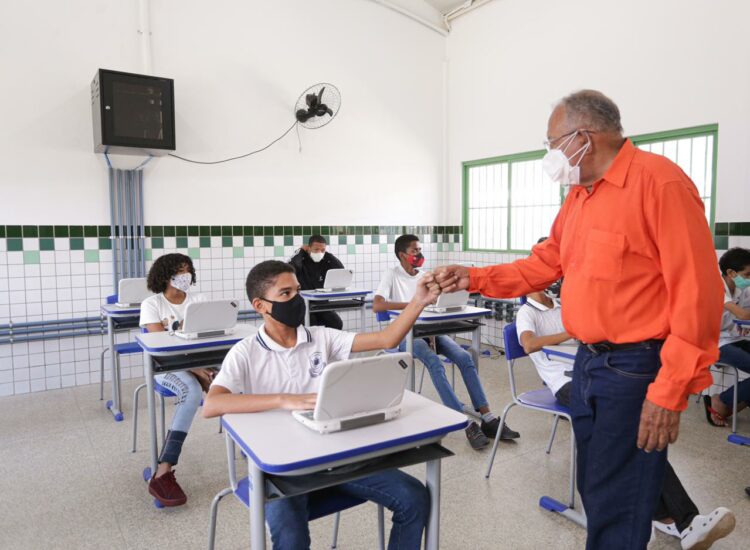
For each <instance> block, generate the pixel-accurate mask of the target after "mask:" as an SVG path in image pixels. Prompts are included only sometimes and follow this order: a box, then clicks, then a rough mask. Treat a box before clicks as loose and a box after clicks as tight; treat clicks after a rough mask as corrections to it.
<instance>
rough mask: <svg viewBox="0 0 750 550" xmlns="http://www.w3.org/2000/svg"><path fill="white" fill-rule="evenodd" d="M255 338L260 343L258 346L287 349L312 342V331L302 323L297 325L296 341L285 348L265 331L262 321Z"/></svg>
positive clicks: (278, 349) (279, 349) (275, 349)
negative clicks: (290, 346) (291, 345)
mask: <svg viewBox="0 0 750 550" xmlns="http://www.w3.org/2000/svg"><path fill="white" fill-rule="evenodd" d="M255 339H256V340H257V342H258V343H259V344H260V347H262V348H263V349H265V350H268V351H289V350H290V349H297V348H298V347H299V346H301V345H302V344H307V343H310V342H312V333H311V332H310V331H309V330H308V329H307V327H305V326H304V325H300V326H298V327H297V343H296V344H295V345H294V347H293V348H285V347H284V346H281V345H279V344H277V343H276V341H274V340H273V338H271V337H270V336H269V335H268V333H266V324H265V323H263V324H262V325H261V326H260V328H259V329H258V333H257V334H256V335H255Z"/></svg>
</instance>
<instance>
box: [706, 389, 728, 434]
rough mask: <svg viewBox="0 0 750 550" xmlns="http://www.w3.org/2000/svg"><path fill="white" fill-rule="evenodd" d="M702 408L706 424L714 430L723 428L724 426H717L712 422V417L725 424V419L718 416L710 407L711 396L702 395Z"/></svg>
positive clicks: (722, 416)
mask: <svg viewBox="0 0 750 550" xmlns="http://www.w3.org/2000/svg"><path fill="white" fill-rule="evenodd" d="M703 407H704V408H705V409H706V420H708V423H709V424H711V425H712V426H714V427H716V428H725V427H726V424H724V425H723V426H722V425H721V424H717V423H716V422H714V419H713V418H712V417H714V416H715V417H716V418H718V419H719V420H721V421H722V422H726V421H727V419H726V417H725V416H724V415H721V414H719V413H718V412H716V411H715V410H714V408H713V407H712V406H711V396H710V395H704V396H703Z"/></svg>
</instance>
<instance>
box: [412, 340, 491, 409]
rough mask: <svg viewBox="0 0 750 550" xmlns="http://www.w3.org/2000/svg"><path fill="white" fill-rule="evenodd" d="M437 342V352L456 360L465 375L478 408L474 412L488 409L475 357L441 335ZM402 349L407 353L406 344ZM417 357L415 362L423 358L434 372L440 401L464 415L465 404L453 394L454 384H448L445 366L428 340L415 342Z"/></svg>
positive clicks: (473, 404)
mask: <svg viewBox="0 0 750 550" xmlns="http://www.w3.org/2000/svg"><path fill="white" fill-rule="evenodd" d="M435 341H436V343H437V352H438V353H442V354H443V355H445V356H446V357H447V358H448V359H450V360H451V361H453V362H454V363H455V364H456V366H457V367H458V370H459V371H460V372H461V378H463V380H464V384H465V385H466V390H467V391H468V392H469V397H470V398H471V404H472V406H473V407H474V410H479V409H480V408H482V407H486V406H487V397H486V396H485V395H484V389H482V383H481V382H480V381H479V373H478V372H477V368H476V366H474V360H473V359H472V358H471V354H469V352H467V351H466V350H465V349H463V348H462V347H461V346H459V345H458V344H456V342H454V341H453V339H452V338H450V337H448V336H437V337H436V338H435ZM398 349H399V351H404V350H405V349H406V342H405V341H404V342H401V345H399V347H398ZM413 355H414V358H415V359H419V360H420V361H421V362H422V363H424V365H425V367H427V370H428V371H429V373H430V378H432V383H433V385H434V386H435V389H436V390H437V392H438V395H440V400H441V401H442V402H443V405H445V406H446V407H450V408H451V409H453V410H455V411H459V412H462V411H463V406H462V404H461V401H459V400H458V397H457V396H456V392H454V391H453V388H451V384H450V382H448V378H447V377H446V376H445V365H444V364H443V362H442V361H441V360H440V357H438V356H437V354H436V353H435V352H434V351H432V349H430V346H429V345H428V344H427V342H426V341H425V340H424V339H422V338H415V339H414V353H413Z"/></svg>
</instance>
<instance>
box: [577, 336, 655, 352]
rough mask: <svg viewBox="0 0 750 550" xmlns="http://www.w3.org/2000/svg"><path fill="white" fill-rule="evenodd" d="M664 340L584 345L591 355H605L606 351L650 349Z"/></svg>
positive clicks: (605, 342)
mask: <svg viewBox="0 0 750 550" xmlns="http://www.w3.org/2000/svg"><path fill="white" fill-rule="evenodd" d="M663 343H664V340H657V339H652V340H644V341H643V342H633V343H628V344H615V343H614V342H607V341H604V342H597V343H596V344H584V345H585V346H586V347H587V348H588V349H589V351H590V352H592V353H606V352H608V351H625V350H630V349H651V348H653V347H656V346H660V345H661V344H663Z"/></svg>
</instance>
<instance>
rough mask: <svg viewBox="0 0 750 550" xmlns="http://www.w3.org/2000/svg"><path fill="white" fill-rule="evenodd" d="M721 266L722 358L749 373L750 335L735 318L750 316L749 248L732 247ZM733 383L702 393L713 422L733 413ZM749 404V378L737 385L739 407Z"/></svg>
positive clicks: (724, 421)
mask: <svg viewBox="0 0 750 550" xmlns="http://www.w3.org/2000/svg"><path fill="white" fill-rule="evenodd" d="M719 269H721V276H722V278H723V279H724V313H723V315H722V317H721V335H720V336H719V361H720V362H721V363H726V364H728V365H732V366H733V367H736V368H737V369H739V370H741V371H744V372H747V373H750V339H748V338H747V337H744V336H743V335H742V333H741V332H740V330H739V329H738V328H737V325H735V323H734V320H735V319H740V320H744V321H747V320H750V309H747V308H745V307H742V305H741V304H743V303H745V300H746V299H747V298H745V297H744V295H743V291H744V292H750V291H748V290H747V289H748V288H750V250H747V249H746V248H731V249H729V250H727V251H726V252H725V253H724V254H723V255H722V256H721V258H720V259H719ZM733 402H734V387H733V386H729V388H727V389H726V390H724V391H723V392H721V393H717V394H715V395H712V396H710V397H709V396H708V395H705V396H703V403H704V406H705V408H706V419H707V420H708V423H709V424H711V425H712V426H726V425H727V424H728V421H727V418H729V417H730V416H732V404H733ZM748 404H750V378H746V379H745V380H741V381H740V382H739V384H738V386H737V411H738V412H739V411H741V410H742V409H744V408H746V407H747V406H748Z"/></svg>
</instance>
